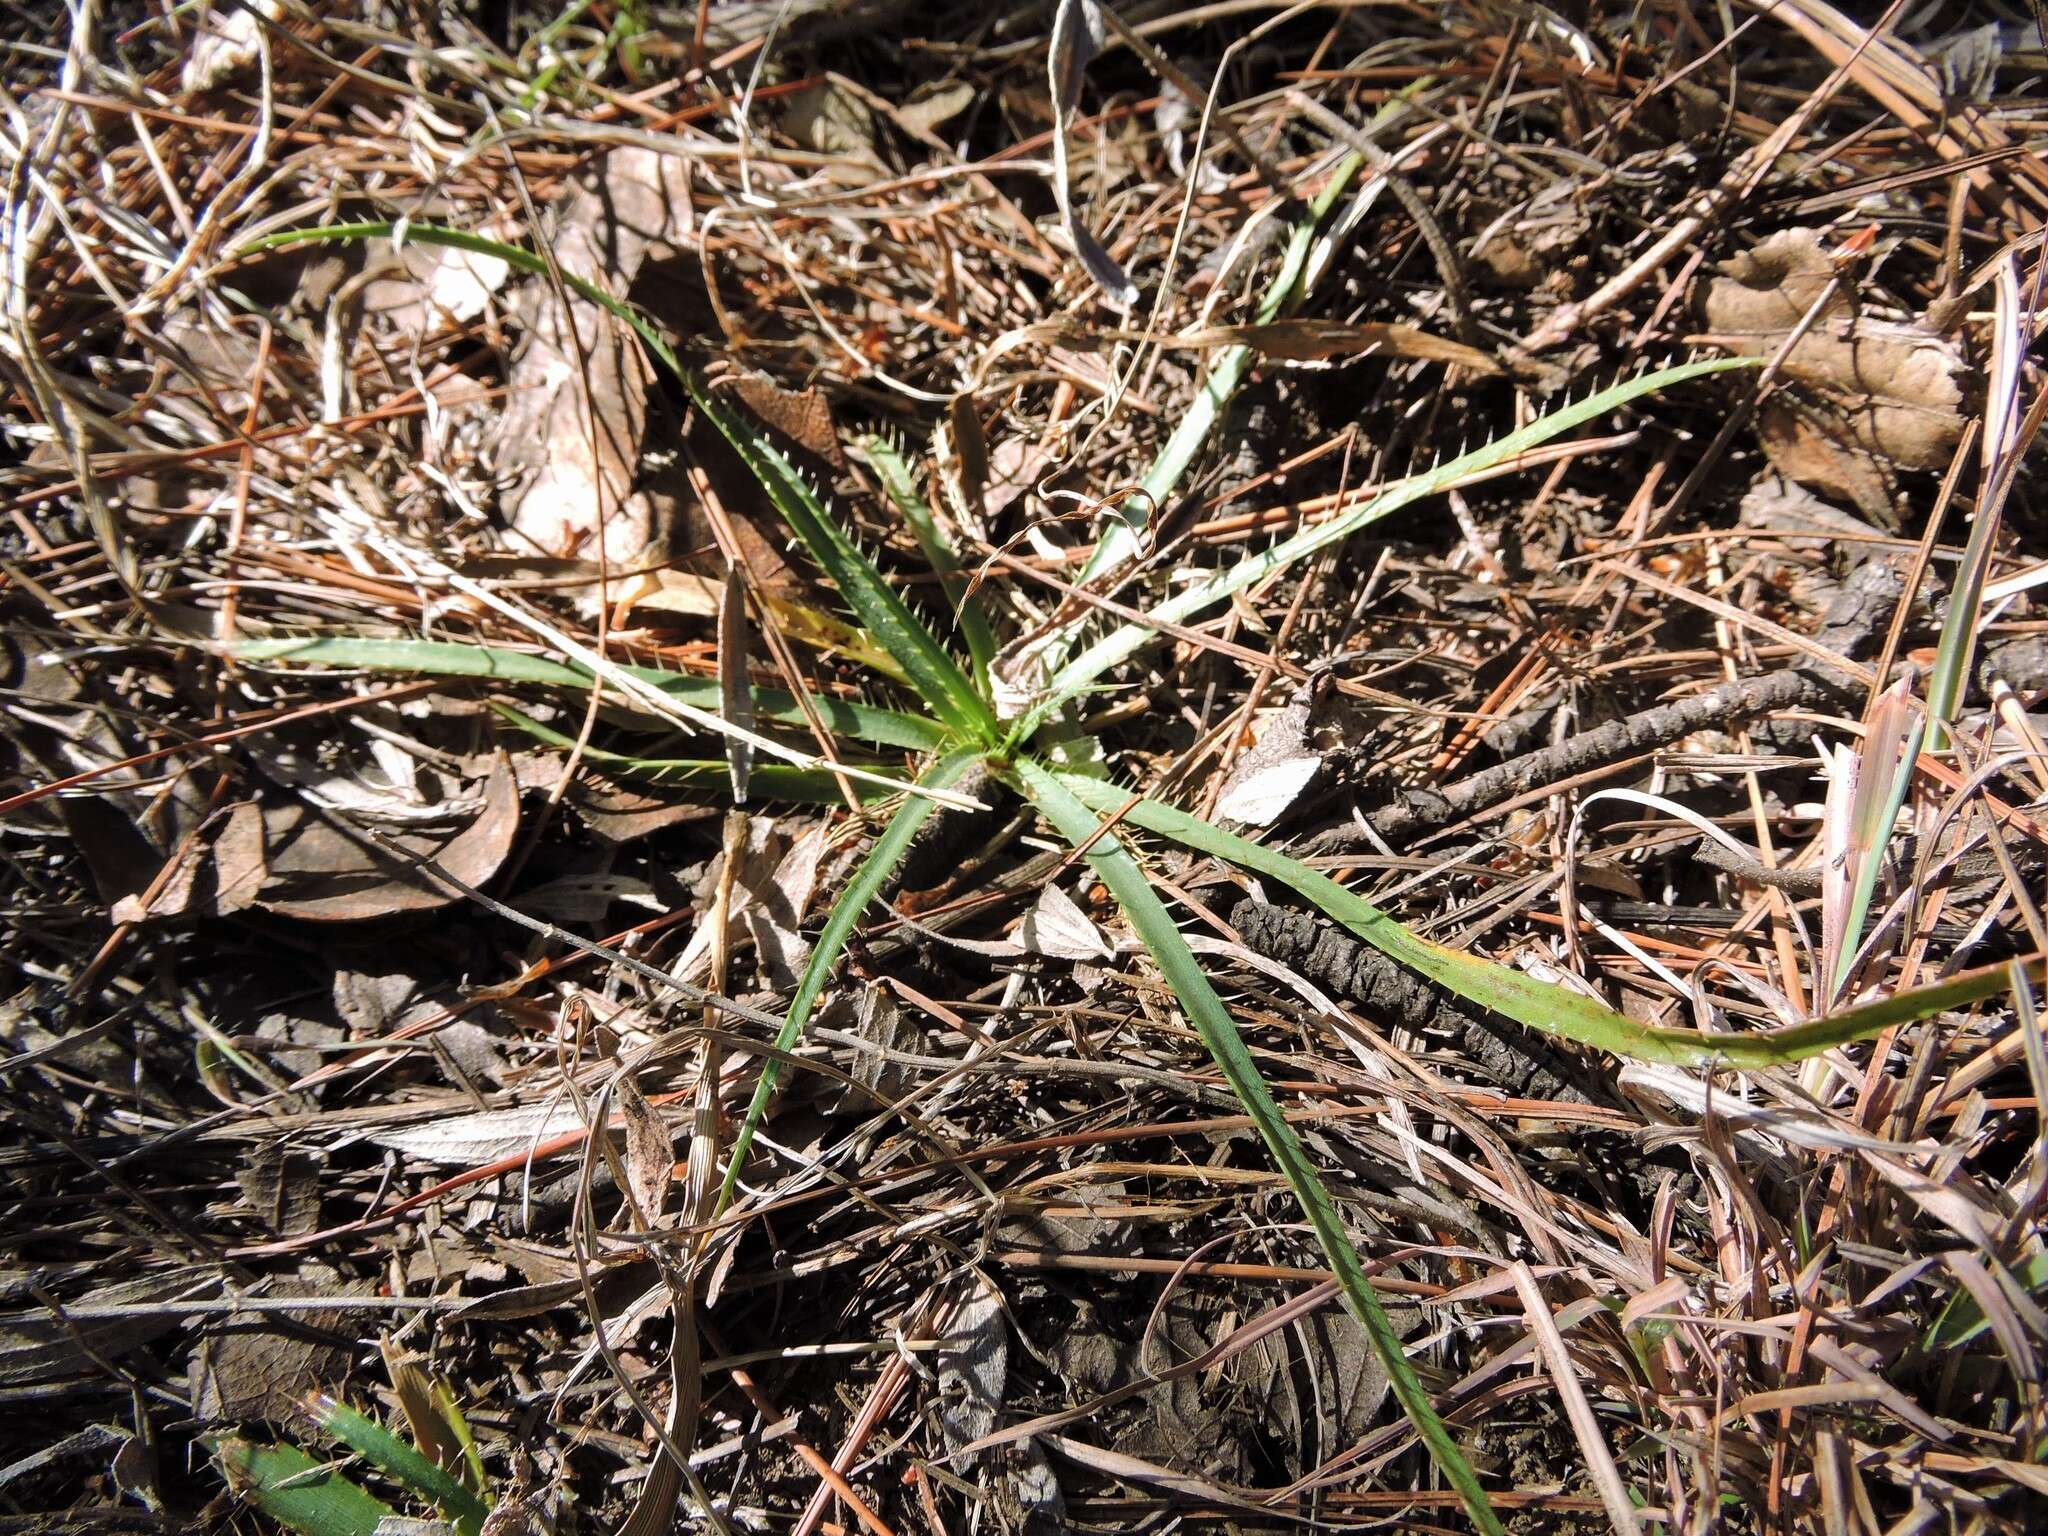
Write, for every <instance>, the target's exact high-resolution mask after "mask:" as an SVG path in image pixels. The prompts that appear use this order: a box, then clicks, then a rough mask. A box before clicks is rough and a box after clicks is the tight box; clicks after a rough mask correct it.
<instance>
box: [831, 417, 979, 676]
mask: <svg viewBox="0 0 2048 1536" xmlns="http://www.w3.org/2000/svg"><path fill="white" fill-rule="evenodd" d="M861 447H862V451H863V452H864V453H865V454H866V455H867V461H868V464H869V466H870V467H871V468H872V469H873V470H874V472H875V477H876V478H877V479H878V480H880V481H881V482H882V490H883V492H884V493H885V494H886V495H887V496H888V498H889V500H890V501H892V502H894V503H895V505H896V510H897V511H899V512H901V513H902V514H903V520H904V521H905V522H906V523H908V524H910V531H911V533H912V534H913V535H915V536H916V538H917V542H918V547H919V548H921V549H922V550H923V551H924V557H925V559H926V560H928V561H930V562H931V567H932V570H933V571H934V572H936V573H937V575H938V578H939V585H940V586H941V587H942V588H944V590H945V593H946V601H947V602H949V603H951V604H952V605H953V616H954V618H955V619H956V620H957V621H958V623H959V625H960V637H961V639H963V640H965V641H966V642H967V652H968V654H969V655H970V656H972V657H973V658H974V675H975V677H976V679H977V680H978V681H979V682H980V683H981V685H982V686H983V688H986V687H987V685H988V669H989V665H990V663H992V662H993V661H994V660H995V655H996V637H995V632H994V631H993V630H991V629H990V628H989V624H988V614H987V612H986V611H985V610H984V609H983V608H982V605H981V599H980V597H979V596H977V595H976V594H974V593H971V592H969V591H968V590H967V579H966V576H965V575H964V574H963V573H962V571H961V568H960V557H959V555H958V554H957V553H956V552H955V551H954V549H953V546H952V544H951V543H950V542H949V541H948V540H947V538H946V533H945V530H944V529H942V528H941V527H940V526H939V524H938V519H937V518H935V517H933V516H932V509H931V508H930V507H928V506H926V505H925V503H924V498H923V497H922V496H920V495H918V494H917V484H916V482H915V481H914V480H913V479H912V478H911V474H910V466H909V465H908V464H907V463H905V462H904V459H903V455H902V453H901V452H900V451H899V450H898V449H897V447H896V445H895V444H894V443H892V442H891V441H890V440H889V439H888V438H886V437H883V436H882V435H881V434H880V433H870V434H869V435H868V436H867V438H866V439H865V441H863V443H862V444H861Z"/></svg>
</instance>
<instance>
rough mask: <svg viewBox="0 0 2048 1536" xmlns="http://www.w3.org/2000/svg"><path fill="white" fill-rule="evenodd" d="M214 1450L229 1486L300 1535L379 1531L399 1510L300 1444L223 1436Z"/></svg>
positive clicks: (370, 1535) (366, 1535)
mask: <svg viewBox="0 0 2048 1536" xmlns="http://www.w3.org/2000/svg"><path fill="white" fill-rule="evenodd" d="M213 1453H214V1455H215V1456H217V1457H219V1458H220V1465H221V1470H222V1471H223V1472H224V1473H225V1474H226V1476H227V1480H228V1486H229V1487H231V1488H233V1489H235V1490H236V1491H237V1492H238V1493H240V1494H241V1495H242V1496H243V1497H245V1498H246V1499H248V1500H249V1502H250V1503H252V1504H254V1505H255V1506H256V1507H257V1508H258V1509H260V1510H262V1511H263V1513H264V1514H266V1515H268V1516H269V1517H270V1518H271V1519H273V1520H275V1521H276V1522H277V1523H278V1524H279V1525H281V1526H284V1527H285V1528H286V1529H288V1530H293V1531H298V1532H300V1533H301V1536H375V1533H376V1530H377V1522H378V1521H380V1520H383V1519H387V1518H391V1517H395V1516H396V1515H397V1513H398V1511H397V1510H395V1509H393V1508H392V1507H391V1506H390V1505H389V1504H386V1503H385V1502H384V1501H383V1500H382V1499H379V1498H377V1497H375V1496H374V1495H372V1494H369V1493H366V1492H364V1491H363V1490H362V1489H361V1488H358V1487H357V1486H356V1485H355V1484H354V1483H352V1482H350V1481H349V1480H348V1479H347V1478H345V1477H343V1476H342V1475H341V1474H340V1473H339V1472H337V1471H335V1470H334V1469H333V1468H331V1467H329V1466H328V1465H327V1464H326V1463H325V1462H321V1461H315V1460H314V1459H313V1458H312V1457H311V1456H308V1455H307V1454H306V1453H305V1452H304V1451H302V1450H300V1449H299V1448H298V1447H297V1446H295V1445H263V1444H260V1443H258V1442H257V1441H254V1440H239V1439H237V1440H220V1441H216V1442H215V1443H214V1447H213Z"/></svg>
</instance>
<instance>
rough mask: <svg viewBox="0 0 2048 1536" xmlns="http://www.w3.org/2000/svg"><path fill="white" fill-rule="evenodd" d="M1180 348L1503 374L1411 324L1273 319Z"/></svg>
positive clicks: (1207, 331) (1202, 334)
mask: <svg viewBox="0 0 2048 1536" xmlns="http://www.w3.org/2000/svg"><path fill="white" fill-rule="evenodd" d="M1172 344H1173V345H1174V346H1177V347H1195V348H1207V347H1250V348H1251V349H1252V350H1253V351H1254V352H1258V353H1262V354H1263V355H1265V356H1267V357H1271V358H1277V359H1278V360H1280V361H1282V362H1290V363H1320V362H1327V361H1329V360H1330V359H1332V358H1338V357H1355V356H1358V355H1359V354H1361V353H1365V352H1377V353H1380V354H1382V355H1384V356H1387V357H1412V358H1417V359H1420V360H1421V361H1423V362H1429V363H1456V364H1457V365H1458V366H1459V367H1461V368H1471V369H1474V370H1476V371H1477V372H1480V373H1499V372H1500V364H1498V363H1496V362H1495V361H1494V360H1493V359H1492V358H1490V357H1488V356H1487V355H1486V354H1485V353H1484V352H1481V351H1480V350H1479V349H1478V348H1477V347H1468V346H1464V345H1462V344H1461V343H1459V342H1455V341H1450V340H1447V339H1446V338H1444V337H1442V336H1432V335H1430V334H1429V332H1427V331H1420V330H1417V329H1416V328H1415V327H1414V326H1412V325H1385V324H1381V323H1379V322H1377V321H1360V322H1356V323H1352V322H1346V321H1341V320H1311V319H1287V320H1270V321H1268V322H1266V323H1265V324H1264V325H1205V326H1203V327H1202V328H1201V329H1199V330H1194V331H1188V332H1185V333H1184V334H1182V335H1179V336H1176V337H1175V338H1174V339H1173V343H1172Z"/></svg>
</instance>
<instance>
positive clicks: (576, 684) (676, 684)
mask: <svg viewBox="0 0 2048 1536" xmlns="http://www.w3.org/2000/svg"><path fill="white" fill-rule="evenodd" d="M223 649H224V650H225V651H226V653H227V654H228V655H230V656H233V657H235V658H236V659H237V660H241V661H292V662H304V663H307V664H309V665H320V666H330V667H362V668H367V669H369V670H371V671H380V672H411V673H421V674H425V675H427V676H431V677H481V678H489V679H493V680H495V681H498V682H505V683H534V684H541V685H544V686H547V687H553V688H588V687H589V686H590V682H591V677H590V674H589V673H588V672H586V671H585V670H583V668H581V667H578V666H572V665H570V664H568V663H566V662H560V661H554V660H551V659H550V658H548V657H546V656H535V655H533V654H531V653H529V652H526V651H512V650H505V649H502V648H500V647H497V646H490V645H465V644H460V643H457V642H454V641H448V640H359V639H355V638H353V637H350V636H313V637H308V638H306V639H303V640H236V641H230V642H228V643H227V644H226V645H225V646H224V647H223ZM620 670H621V671H623V672H630V673H632V674H633V675H634V676H635V677H637V678H639V679H640V680H641V681H642V682H645V683H647V684H649V685H651V686H652V687H655V688H659V689H660V690H661V691H662V692H664V693H667V694H670V695H672V696H673V697H675V698H676V699H678V700H680V701H682V702H683V703H686V704H693V705H695V706H696V707H698V708H699V709H717V708H718V707H719V691H718V684H717V682H716V681H715V680H713V679H711V678H700V677H684V676H683V675H682V674H681V673H678V672H664V671H662V670H661V669H660V668H659V667H621V668H620ZM753 695H754V713H755V714H756V716H758V717H759V718H760V719H763V720H772V721H775V722H776V723H778V724H782V725H797V726H801V725H804V724H806V720H805V717H804V712H803V710H802V709H801V708H800V707H799V706H798V704H797V701H796V697H795V695H793V694H790V693H786V692H784V691H783V690H781V689H779V688H756V689H754V690H753ZM808 698H809V700H810V704H811V707H812V708H813V709H815V710H817V712H818V715H819V718H820V719H822V720H823V721H824V722H825V726H826V728H827V729H828V730H830V731H831V732H832V733H833V734H834V735H835V736H849V737H852V738H853V739H855V740H857V741H867V742H872V743H873V744H874V745H876V746H878V747H900V748H902V749H903V750H905V751H908V752H928V751H930V750H932V749H933V748H935V747H937V746H938V745H939V743H940V742H941V741H943V740H944V739H945V731H944V730H943V729H942V728H941V727H940V726H939V725H938V724H937V723H936V722H935V721H931V720H927V719H925V718H924V717H923V716H921V715H908V714H904V713H903V712H902V711H901V710H894V709H878V708H876V707H875V706H874V705H871V704H856V703H854V702H852V701H850V700H847V699H834V698H827V697H826V696H824V695H822V694H815V693H814V694H810V695H808Z"/></svg>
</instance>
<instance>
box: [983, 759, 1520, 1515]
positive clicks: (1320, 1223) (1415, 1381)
mask: <svg viewBox="0 0 2048 1536" xmlns="http://www.w3.org/2000/svg"><path fill="white" fill-rule="evenodd" d="M1012 777H1013V778H1014V780H1015V782H1016V785H1017V787H1018V789H1019V790H1020V791H1021V792H1022V793H1023V794H1024V796H1025V797H1026V798H1027V799H1029V800H1030V801H1031V802H1032V804H1034V805H1036V806H1037V807H1038V809H1039V811H1040V812H1041V813H1042V814H1043V815H1044V816H1045V818H1046V820H1048V821H1050V822H1051V823H1052V824H1053V825H1054V826H1055V827H1057V828H1058V829H1059V833H1060V835H1061V836H1062V837H1064V838H1066V840H1067V841H1068V842H1070V843H1072V844H1073V845H1074V846H1075V847H1076V848H1081V847H1086V848H1087V849H1088V853H1087V855H1086V857H1087V859H1088V862H1089V864H1090V866H1092V867H1093V868H1094V870H1095V872H1096V874H1098V875H1099V876H1101V877H1102V882H1103V884H1105V885H1107V886H1108V887H1109V889H1110V892H1111V894H1112V895H1114V896H1115V897H1116V900H1117V905H1118V906H1120V907H1122V908H1123V911H1124V915H1125V916H1126V917H1128V918H1129V919H1130V920H1131V926H1132V927H1133V928H1135V929H1136V930H1137V933H1138V937H1139V938H1140V939H1141V940H1143V941H1144V945H1145V948H1146V949H1147V950H1149V951H1150V952H1151V954H1152V958H1153V959H1154V960H1155V961H1157V962H1158V965H1159V969H1160V972H1161V973H1162V974H1163V975H1164V976H1165V978H1166V982H1167V985H1168V986H1170V987H1172V988H1173V992H1174V995H1175V996H1176V997H1178V998H1179V999H1180V1004H1181V1007H1182V1008H1183V1009H1185V1010H1186V1012H1187V1016H1188V1020H1189V1022H1190V1023H1192V1024H1193V1025H1194V1026H1195V1030H1196V1032H1197V1033H1198V1034H1200V1035H1201V1037H1202V1043H1203V1044H1204V1045H1205V1046H1207V1047H1208V1048H1209V1054H1210V1055H1211V1056H1212V1057H1214V1058H1215V1061H1216V1065H1217V1066H1218V1067H1219V1068H1220V1069H1221V1070H1222V1072H1223V1077H1224V1080H1225V1081H1226V1082H1228V1083H1229V1084H1230V1089H1231V1092H1233V1093H1235V1094H1236V1095H1237V1098H1238V1102H1239V1103H1241V1104H1243V1106H1244V1111H1245V1114H1246V1115H1248V1116H1250V1118H1251V1121H1252V1124H1253V1125H1254V1126H1256V1127H1257V1128H1258V1132H1259V1136H1260V1139H1261V1140H1263V1141H1264V1142H1265V1144H1266V1150H1267V1152H1268V1153H1269V1154H1270V1155H1271V1156H1272V1159H1273V1162H1274V1165H1275V1166H1276V1167H1278V1169H1279V1170H1280V1173H1281V1176H1282V1177H1283V1178H1285V1179H1286V1180H1287V1187H1288V1188H1289V1189H1291V1190H1293V1191H1294V1197H1295V1199H1296V1200H1298V1201H1300V1202H1301V1208H1302V1210H1303V1211H1304V1212H1305V1213H1306V1214H1307V1216H1308V1221H1309V1226H1310V1227H1311V1228H1313V1229H1314V1231H1315V1234H1316V1241H1317V1243H1318V1244H1319V1245H1320V1246H1321V1248H1322V1250H1323V1257H1324V1258H1325V1259H1326V1260H1327V1261H1328V1263H1329V1266H1330V1269H1331V1271H1332V1272H1333V1273H1334V1274H1335V1275H1336V1277H1337V1282H1338V1284H1339V1286H1340V1287H1341V1288H1342V1289H1343V1292H1344V1297H1345V1300H1346V1301H1347V1302H1349V1303H1350V1306H1351V1310H1352V1313H1353V1315H1354V1316H1356V1317H1357V1319H1358V1321H1359V1323H1360V1325H1361V1326H1362V1327H1363V1328H1364V1329H1365V1331H1366V1333H1367V1335H1368V1336H1369V1337H1370V1338H1371V1339H1372V1342H1373V1348H1374V1349H1375V1351H1376V1352H1377V1353H1378V1354H1379V1357H1380V1364H1381V1365H1382V1366H1383V1367H1384V1368H1385V1370H1386V1373H1387V1379H1388V1381H1389V1382H1390V1383H1391V1384H1392V1386H1393V1390H1394V1396H1395V1397H1396V1398H1397V1399H1398V1400H1399V1402H1400V1404H1401V1408H1402V1411H1403V1412H1405V1413H1406V1414H1407V1415H1408V1420H1409V1422H1410V1423H1411V1424H1413V1425H1414V1426H1415V1432H1416V1433H1417V1434H1418V1435H1420V1436H1421V1437H1422V1442H1423V1444H1424V1445H1426V1446H1428V1447H1429V1453H1430V1455H1431V1457H1432V1458H1434V1460H1435V1461H1436V1464H1437V1466H1438V1467H1439V1468H1441V1469H1442V1471H1443V1474H1444V1476H1445V1477H1446V1478H1447V1479H1449V1481H1450V1483H1451V1486H1453V1487H1454V1488H1456V1489H1457V1490H1458V1493H1459V1495H1460V1496H1461V1497H1462V1498H1463V1499H1464V1501H1465V1508H1466V1510H1467V1512H1468V1513H1469V1514H1470V1515H1471V1517H1472V1521H1473V1523H1474V1524H1475V1525H1477V1526H1478V1527H1479V1529H1480V1530H1481V1531H1484V1532H1487V1533H1489V1536H1499V1533H1500V1532H1501V1525H1500V1522H1499V1520H1498V1519H1497V1518H1495V1516H1494V1513H1493V1507H1492V1505H1491V1504H1490V1503H1489V1502H1488V1501H1487V1497H1486V1490H1485V1489H1484V1488H1482V1487H1481V1486H1480V1483H1479V1477H1478V1474H1477V1473H1475V1472H1474V1471H1473V1470H1472V1464H1471V1462H1469V1461H1467V1460H1466V1458H1465V1454H1464V1452H1463V1451H1461V1450H1460V1449H1459V1448H1458V1443H1457V1441H1456V1440H1454V1439H1452V1438H1451V1433H1450V1430H1449V1429H1448V1428H1446V1427H1445V1425H1444V1422H1443V1420H1442V1418H1440V1417H1439V1416H1438V1414H1437V1411H1436V1405H1435V1404H1434V1403H1432V1402H1431V1401H1430V1397H1429V1393H1428V1392H1427V1391H1426V1390H1425V1389H1424V1387H1423V1385H1422V1381H1421V1379H1420V1378H1419V1377H1418V1376H1417V1375H1416V1374H1415V1367H1414V1366H1412V1365H1410V1364H1409V1363H1408V1355H1407V1352H1406V1351H1405V1350H1404V1349H1403V1348H1402V1347H1401V1339H1400V1335H1398V1334H1397V1333H1395V1332H1394V1325H1393V1324H1392V1323H1391V1322H1390V1321H1389V1320H1388V1318H1387V1314H1386V1309H1385V1308H1383V1307H1382V1306H1381V1305H1380V1300H1379V1296H1378V1294H1377V1293H1376V1292H1375V1291H1374V1290H1373V1286H1372V1281H1371V1280H1370V1278H1368V1277H1367V1275H1366V1272H1365V1265H1364V1262H1363V1261H1362V1260H1361V1259H1360V1258H1359V1256H1358V1250H1357V1249H1356V1248H1355V1247H1354V1246H1353V1245H1352V1242H1351V1236H1350V1234H1349V1233H1348V1232H1346V1231H1345V1229H1344V1222H1343V1218H1342V1217H1341V1216H1340V1215H1339V1214H1338V1212H1337V1206H1336V1202H1335V1201H1333V1200H1332V1199H1331V1198H1330V1194H1329V1191H1328V1190H1326V1189H1324V1188H1323V1183H1322V1180H1321V1179H1320V1178H1318V1177H1317V1176H1316V1171H1315V1167H1314V1165H1313V1164H1312V1163H1310V1162H1309V1160H1308V1154H1307V1153H1306V1152H1305V1151H1304V1150H1303V1149H1302V1145H1301V1140H1300V1138H1299V1137H1297V1136H1296V1135H1295V1134H1294V1127H1293V1126H1291V1125H1289V1124H1288V1123H1287V1118H1286V1116H1284V1115H1283V1114H1281V1112H1280V1107H1279V1106H1278V1105H1277V1104H1275V1103H1274V1102H1273V1096H1272V1094H1271V1092H1269V1091H1268V1089H1267V1087H1266V1082H1265V1079H1264V1078H1263V1077H1261V1076H1260V1075H1259V1068H1258V1064H1257V1063H1256V1062H1255V1061H1253V1060H1252V1054H1251V1052H1250V1051H1249V1050H1248V1049H1247V1048H1246V1047H1245V1043H1244V1039H1243V1037H1242V1036H1241V1035H1239V1034H1238V1032H1237V1025H1236V1023H1235V1022H1234V1021H1233V1020H1232V1019H1231V1017H1230V1013H1229V1010H1227V1009H1226V1008H1225V1007H1224V1006H1223V1002H1222V1000H1221V999H1220V998H1218V997H1217V996H1216V991H1215V988H1213V987H1211V986H1210V985H1209V978H1208V977H1207V976H1206V975H1204V974H1203V972H1202V967H1201V965H1200V964H1199V962H1197V961H1196V959H1195V955H1194V951H1193V950H1191V949H1189V948H1188V943H1187V940H1186V939H1184V938H1183V937H1182V936H1181V932H1180V929H1179V928H1177V927H1176V926H1175V925H1174V921H1173V918H1172V916H1171V915H1170V914H1169V913H1168V912H1167V910H1166V907H1165V905H1164V904H1163V903H1161V901H1160V900H1159V897H1158V895H1157V894H1156V893H1155V892H1154V891H1153V889H1152V886H1151V883H1150V882H1149V881H1147V880H1146V878H1145V876H1144V873H1143V872H1142V871H1141V870H1139V868H1138V866H1137V864H1136V863H1135V862H1134V861H1133V860H1132V858H1131V856H1130V854H1128V853H1127V852H1125V851H1124V848H1123V845H1122V844H1121V843H1120V842H1118V841H1117V839H1116V835H1115V833H1114V832H1110V833H1104V834H1102V835H1100V836H1098V835H1097V834H1098V833H1100V832H1101V826H1100V824H1099V823H1098V821H1097V820H1096V814H1095V812H1094V811H1093V810H1091V809H1090V807H1089V806H1088V805H1087V804H1085V803H1084V802H1083V801H1082V800H1081V799H1080V798H1078V796H1077V794H1076V793H1075V791H1076V789H1077V788H1078V784H1079V781H1076V780H1073V779H1068V778H1063V777H1062V776H1060V775H1057V774H1055V773H1053V772H1052V770H1050V769H1049V768H1046V767H1045V766H1044V765H1042V764H1040V763H1037V762H1034V761H1032V760H1031V759H1030V758H1020V759H1018V760H1017V762H1016V763H1015V764H1014V766H1013V770H1012ZM1128 798H1129V797H1128V796H1124V797H1123V798H1122V799H1119V800H1118V801H1117V803H1116V805H1113V806H1111V807H1110V808H1109V809H1110V813H1111V814H1114V812H1115V810H1116V808H1117V806H1119V805H1121V804H1122V803H1123V800H1125V799H1128Z"/></svg>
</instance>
